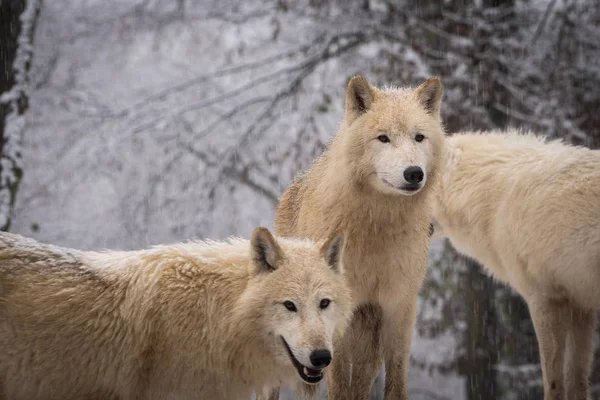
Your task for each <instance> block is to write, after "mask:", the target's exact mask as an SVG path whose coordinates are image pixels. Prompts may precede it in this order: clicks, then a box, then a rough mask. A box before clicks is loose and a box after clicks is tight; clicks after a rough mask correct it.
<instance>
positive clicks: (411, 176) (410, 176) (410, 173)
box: [404, 166, 425, 183]
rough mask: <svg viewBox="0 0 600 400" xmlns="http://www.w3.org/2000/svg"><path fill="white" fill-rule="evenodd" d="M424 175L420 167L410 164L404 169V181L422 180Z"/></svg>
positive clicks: (417, 181)
mask: <svg viewBox="0 0 600 400" xmlns="http://www.w3.org/2000/svg"><path fill="white" fill-rule="evenodd" d="M424 176H425V174H424V173H423V170H422V169H421V167H415V166H412V167H408V168H406V169H405V170H404V179H406V182H408V183H419V182H421V181H422V180H423V177H424Z"/></svg>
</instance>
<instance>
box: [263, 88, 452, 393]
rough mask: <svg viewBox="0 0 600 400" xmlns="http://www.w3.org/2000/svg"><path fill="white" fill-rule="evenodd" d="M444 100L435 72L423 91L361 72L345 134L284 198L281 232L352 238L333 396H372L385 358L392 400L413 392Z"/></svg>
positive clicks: (331, 377)
mask: <svg viewBox="0 0 600 400" xmlns="http://www.w3.org/2000/svg"><path fill="white" fill-rule="evenodd" d="M441 97H442V85H441V82H440V81H439V79H437V78H432V79H429V80H428V81H426V82H425V83H423V84H422V85H421V86H419V87H418V88H416V89H410V88H386V89H378V88H375V87H373V86H371V85H369V83H367V81H366V80H365V79H364V78H362V77H360V76H357V77H354V78H353V79H352V80H351V81H350V82H349V84H348V88H347V92H346V103H345V117H344V120H343V122H342V125H341V128H340V130H339V132H338V134H337V135H336V136H335V137H334V139H333V140H332V142H331V143H330V145H329V147H328V149H327V150H326V151H325V152H324V153H323V154H322V155H321V156H320V157H319V158H318V159H317V160H316V162H315V164H314V166H313V167H312V168H311V169H310V170H309V171H308V172H306V173H302V174H300V175H298V176H297V177H296V179H295V180H294V181H293V182H292V184H291V185H290V187H289V188H288V189H287V190H286V191H285V193H284V194H283V196H282V197H281V200H280V203H279V206H278V208H277V215H276V222H275V229H276V232H277V234H278V235H282V236H297V237H308V238H311V239H313V240H320V239H322V238H324V237H327V236H328V235H330V234H331V232H336V231H340V232H344V235H345V238H346V240H345V243H346V244H345V250H344V266H345V268H346V276H347V278H348V283H349V285H350V288H351V290H352V296H353V302H354V304H355V305H357V308H356V310H355V312H354V316H353V320H352V322H351V324H350V326H349V328H348V330H347V331H346V334H345V335H344V336H343V338H340V339H339V340H338V341H336V344H335V346H334V355H335V358H334V361H333V364H332V367H331V370H330V374H328V376H327V381H328V392H329V396H328V398H329V399H330V400H340V399H343V400H349V399H368V398H369V393H370V390H371V386H372V384H373V381H374V379H375V377H376V375H377V373H378V371H379V369H380V367H381V365H382V363H385V368H386V378H385V379H386V388H385V393H386V398H387V399H392V398H393V399H407V397H408V394H407V393H408V392H407V373H408V366H409V360H410V347H411V341H412V334H413V327H414V322H415V316H416V302H417V295H418V293H419V291H420V289H421V286H422V283H423V280H424V278H425V272H426V264H427V256H428V247H429V222H430V211H431V210H430V197H431V191H432V190H433V188H434V187H435V185H436V181H437V176H438V165H439V162H438V160H439V158H440V156H441V155H442V154H443V144H444V137H443V136H444V133H443V128H442V125H441V122H440V109H439V107H440V102H441ZM303 389H306V388H303ZM307 395H310V393H306V392H305V393H304V396H307ZM276 397H277V395H276V393H272V395H271V397H270V398H276Z"/></svg>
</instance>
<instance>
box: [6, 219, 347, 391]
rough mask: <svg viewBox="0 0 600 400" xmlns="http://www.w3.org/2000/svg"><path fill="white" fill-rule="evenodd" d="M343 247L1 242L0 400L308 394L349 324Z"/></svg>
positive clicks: (257, 239)
mask: <svg viewBox="0 0 600 400" xmlns="http://www.w3.org/2000/svg"><path fill="white" fill-rule="evenodd" d="M341 247H342V237H341V236H337V237H334V236H332V237H331V239H329V240H328V241H326V242H325V243H322V246H321V247H318V246H317V245H316V244H315V243H313V242H310V241H308V240H293V239H283V238H274V237H273V236H272V235H271V233H270V232H269V231H268V230H267V229H265V228H257V229H256V230H255V231H254V233H253V235H252V239H251V240H250V241H248V240H242V239H230V241H229V243H227V242H212V241H209V242H190V243H182V244H175V245H169V246H157V247H154V248H152V249H149V250H141V251H127V252H125V251H121V252H116V251H115V252H81V251H77V250H69V249H63V248H58V247H54V246H48V245H43V244H41V243H38V242H36V241H34V240H31V239H26V238H23V237H21V236H18V235H12V234H8V233H0V399H2V400H12V399H27V400H38V399H39V400H42V399H43V400H51V399H61V400H75V399H78V400H79V399H88V400H89V399H98V400H100V399H119V400H126V399H224V400H225V399H226V400H230V399H244V400H247V399H249V398H250V396H251V394H252V392H254V391H261V390H263V389H264V388H265V387H271V386H274V385H278V384H281V383H288V384H289V383H291V382H293V381H297V380H299V378H300V379H301V380H302V381H303V382H307V383H316V382H318V381H320V380H321V379H322V377H323V369H324V368H325V367H326V366H327V365H328V364H329V362H330V361H331V358H332V338H333V335H334V333H335V332H336V331H340V330H343V329H344V326H345V323H346V320H347V319H348V318H349V316H350V312H351V304H350V294H349V290H348V288H347V287H346V284H345V279H344V277H343V273H342V263H341V262H340V259H341V253H340V251H341Z"/></svg>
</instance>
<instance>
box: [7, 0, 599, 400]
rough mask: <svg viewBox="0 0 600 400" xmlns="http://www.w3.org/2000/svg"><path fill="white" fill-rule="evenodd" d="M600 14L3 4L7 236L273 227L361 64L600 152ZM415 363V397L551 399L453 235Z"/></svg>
mask: <svg viewBox="0 0 600 400" xmlns="http://www.w3.org/2000/svg"><path fill="white" fill-rule="evenodd" d="M599 23H600V1H576V0H529V1H526V0H473V1H471V0H462V1H460V0H445V1H430V0H420V1H419V0H360V1H350V0H268V1H258V0H198V1H192V0H0V139H1V141H0V152H1V156H2V159H1V160H0V227H1V228H2V229H4V230H10V231H13V232H17V233H21V234H23V235H27V236H31V237H34V238H36V239H39V240H41V241H45V242H49V243H54V244H57V245H63V246H71V247H76V248H81V249H102V248H114V249H133V248H139V247H147V246H149V245H152V244H158V243H167V242H175V241H180V240H185V239H189V238H205V237H210V238H215V239H222V238H225V237H227V236H230V235H241V236H246V237H247V236H248V235H249V234H250V232H251V230H252V229H253V228H254V227H255V226H257V225H264V226H267V227H269V228H272V226H273V218H274V208H275V205H276V203H277V199H278V196H279V195H280V194H281V193H282V191H283V190H284V189H285V187H286V186H287V185H288V183H289V182H290V180H291V179H292V177H293V175H294V174H295V173H296V172H298V171H299V170H301V169H302V168H305V167H308V166H309V165H310V163H311V162H312V160H313V159H314V157H315V156H316V155H317V154H319V153H320V152H321V151H322V149H323V147H324V145H325V144H326V143H327V141H328V140H329V138H331V136H332V135H333V134H334V133H335V131H336V128H337V124H338V123H339V121H340V118H341V116H342V110H343V97H344V91H345V87H346V84H347V81H348V79H349V77H351V76H352V75H354V74H357V73H361V74H364V76H365V77H366V78H367V79H368V80H369V81H370V82H372V83H374V84H376V85H388V84H393V85H416V84H419V83H420V82H422V81H423V80H424V79H426V78H428V77H430V76H432V75H438V76H440V77H441V78H442V82H443V83H444V87H445V95H444V101H443V109H442V115H443V119H444V122H445V125H446V127H447V130H448V132H454V131H457V130H463V129H480V128H481V129H488V128H494V127H506V126H520V127H525V128H534V129H537V130H539V131H541V132H544V133H546V134H547V135H548V136H550V137H565V138H566V139H567V140H568V141H570V142H572V143H577V144H583V145H586V146H589V147H596V148H597V147H600V112H598V111H599V109H600V24H599ZM598 336H599V337H600V335H598ZM412 358H413V365H412V368H411V371H410V388H411V396H412V399H414V400H422V399H434V400H446V399H457V400H461V399H465V400H467V399H468V400H475V399H477V400H489V399H532V398H542V395H541V393H542V392H541V372H540V368H539V358H538V354H537V345H536V340H535V335H534V332H533V327H532V324H531V321H530V318H529V315H528V312H527V308H526V306H525V305H524V303H523V302H522V301H521V300H520V299H519V298H518V296H516V295H515V294H514V293H513V292H512V291H511V290H509V289H507V288H506V287H505V286H503V285H500V284H497V283H494V282H493V281H492V280H491V279H490V278H488V277H487V276H486V275H485V274H484V273H483V272H482V270H481V269H480V267H479V266H478V265H476V264H475V263H473V262H472V261H468V260H465V259H463V258H462V257H459V256H458V255H456V254H455V253H454V251H453V250H452V248H451V246H450V245H449V244H448V243H446V242H434V243H433V244H432V250H431V262H430V269H429V277H428V280H427V282H426V285H425V288H424V290H423V292H422V298H421V302H420V315H419V323H418V327H417V329H416V331H415V339H414V345H413V352H412ZM596 358H597V359H596V362H595V367H594V376H593V379H592V382H591V383H592V392H593V395H594V396H595V397H594V398H595V399H600V367H599V365H600V354H598V355H597V356H596ZM373 393H374V398H381V381H380V380H379V381H378V383H377V385H376V387H375V388H374V392H373ZM289 396H290V394H289V393H285V394H284V395H283V396H282V398H283V397H289Z"/></svg>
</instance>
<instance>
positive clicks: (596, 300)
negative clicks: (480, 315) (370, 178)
mask: <svg viewBox="0 0 600 400" xmlns="http://www.w3.org/2000/svg"><path fill="white" fill-rule="evenodd" d="M448 142H449V146H448V154H447V157H446V165H445V167H444V168H442V170H443V171H444V176H443V179H442V184H441V187H440V190H439V191H438V193H437V196H436V202H435V205H434V211H433V218H434V221H435V223H434V227H435V231H436V233H435V234H434V237H438V236H441V235H444V236H447V237H449V238H450V240H451V242H452V243H453V245H454V246H455V247H456V249H457V250H458V251H460V252H462V253H464V254H466V255H469V256H471V257H473V258H475V259H477V260H478V261H479V262H481V263H482V264H483V265H484V266H485V267H486V268H487V269H488V270H489V271H491V272H492V274H493V275H494V276H495V277H497V278H498V279H500V280H502V281H504V282H507V283H509V284H510V285H511V286H512V287H513V288H515V289H516V290H517V291H518V292H519V293H520V294H521V295H522V296H523V297H524V298H525V300H526V301H527V304H528V306H529V310H530V313H531V316H532V319H533V323H534V327H535V331H536V335H537V338H538V342H539V348H540V356H541V363H542V372H543V378H544V379H543V381H544V398H545V399H546V400H562V399H566V398H568V399H571V400H586V399H587V398H588V375H589V372H590V366H591V362H592V358H593V344H592V343H593V340H592V339H593V332H594V312H595V310H599V309H600V286H599V285H600V151H593V150H589V149H586V148H582V147H574V146H569V145H566V144H564V143H561V142H558V141H554V142H549V143H545V142H544V139H543V138H542V137H540V136H536V135H534V134H533V133H522V132H519V131H515V130H508V131H506V132H489V133H477V132H475V133H461V134H455V135H453V136H451V137H449V138H448Z"/></svg>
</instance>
